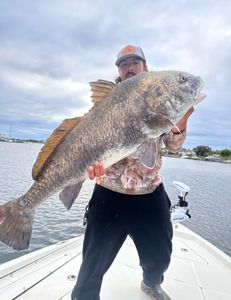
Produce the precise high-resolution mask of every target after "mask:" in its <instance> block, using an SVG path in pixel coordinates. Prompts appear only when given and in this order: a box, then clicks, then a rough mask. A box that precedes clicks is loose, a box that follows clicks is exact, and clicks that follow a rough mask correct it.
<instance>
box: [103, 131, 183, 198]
mask: <svg viewBox="0 0 231 300" xmlns="http://www.w3.org/2000/svg"><path fill="white" fill-rule="evenodd" d="M185 136H186V133H185V132H183V133H180V134H174V133H173V132H172V131H170V132H169V133H167V134H163V135H162V136H160V137H159V138H157V139H155V140H154V139H150V140H148V141H147V142H146V143H147V145H146V146H148V143H152V145H150V146H152V147H153V143H154V146H155V147H153V149H155V150H154V151H153V152H154V153H153V155H154V164H153V166H152V167H151V168H149V167H147V166H145V165H144V164H143V163H142V162H141V161H140V159H139V158H138V157H137V156H136V153H133V154H131V155H129V156H128V157H126V158H124V159H122V160H120V161H118V162H117V163H115V164H114V165H112V166H111V167H109V168H107V169H106V170H105V175H104V176H102V177H100V179H98V180H97V182H98V183H100V184H101V185H102V186H104V187H105V188H108V189H110V190H113V191H116V192H119V193H123V194H132V195H139V194H148V193H151V192H153V191H154V190H155V189H156V188H157V187H158V186H159V184H160V183H161V177H160V175H159V170H160V168H161V165H162V156H161V148H162V146H163V144H164V145H165V146H166V148H167V149H168V150H170V151H172V152H177V151H178V150H179V149H180V148H181V146H182V144H183V142H184V140H185Z"/></svg>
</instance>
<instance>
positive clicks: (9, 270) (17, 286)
mask: <svg viewBox="0 0 231 300" xmlns="http://www.w3.org/2000/svg"><path fill="white" fill-rule="evenodd" d="M81 248H82V237H78V238H74V239H72V240H69V241H66V242H63V243H59V244H56V245H52V246H49V247H46V248H43V249H41V250H38V251H35V252H32V253H30V254H27V255H25V256H22V257H19V258H16V259H15V260H12V261H10V262H7V263H5V264H2V265H0V299H1V300H10V299H20V300H37V299H38V300H40V299H47V300H58V299H59V300H61V299H62V300H70V293H71V290H72V288H73V286H74V284H75V281H76V277H75V276H76V275H77V273H78V269H79V266H80V263H81ZM141 279H142V270H141V268H140V267H139V260H138V256H137V253H136V249H135V247H134V245H133V243H132V241H131V240H130V239H127V240H126V242H125V243H124V245H123V247H122V248H121V250H120V252H119V254H118V255H117V258H116V260H115V261H114V263H113V265H112V266H111V268H110V269H109V271H108V272H107V274H106V275H105V277H104V281H103V285H102V290H101V300H130V299H131V300H145V299H147V300H148V299H149V298H148V297H147V296H146V295H144V294H143V292H142V291H141V290H140V282H141ZM162 287H163V288H164V289H165V290H166V292H167V293H168V294H169V295H170V296H171V298H172V299H173V300H186V299H187V300H217V299H219V300H230V299H231V258H230V257H229V256H227V255H225V254H224V253H223V252H221V251H220V250H218V249H217V248H216V247H214V246H212V245H211V244H210V243H208V242H207V241H205V240H204V239H202V238H201V237H200V236H198V235H196V234H195V233H193V232H192V231H190V230H188V229H187V228H185V227H184V226H182V225H179V226H178V228H177V229H175V233H174V239H173V256H172V261H171V264H170V267H169V269H168V271H167V272H166V274H165V281H164V283H163V285H162Z"/></svg>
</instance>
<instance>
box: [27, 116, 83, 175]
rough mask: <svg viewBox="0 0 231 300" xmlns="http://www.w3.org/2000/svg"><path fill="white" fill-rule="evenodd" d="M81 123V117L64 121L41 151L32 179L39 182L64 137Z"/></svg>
mask: <svg viewBox="0 0 231 300" xmlns="http://www.w3.org/2000/svg"><path fill="white" fill-rule="evenodd" d="M80 121H81V117H76V118H71V119H66V120H64V121H63V122H62V123H61V125H59V127H58V128H56V129H55V130H54V131H53V132H52V134H51V135H50V136H49V138H48V139H47V141H46V143H45V145H44V146H43V147H42V149H41V150H40V152H39V154H38V157H37V159H36V162H35V164H34V166H33V169H32V177H33V179H34V180H38V178H39V176H40V174H41V172H42V170H43V167H44V166H45V163H46V162H47V160H48V159H49V157H51V155H52V154H53V152H54V151H55V149H56V148H57V146H58V145H59V144H60V143H61V141H62V140H63V139H64V137H65V136H66V135H67V134H68V133H69V132H70V131H71V130H72V129H73V128H74V127H75V126H76V125H77V124H78V123H79V122H80Z"/></svg>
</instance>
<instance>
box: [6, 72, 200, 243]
mask: <svg viewBox="0 0 231 300" xmlns="http://www.w3.org/2000/svg"><path fill="white" fill-rule="evenodd" d="M202 87H203V81H202V79H201V78H200V77H197V76H194V75H191V74H188V73H185V72H179V71H162V72H145V73H141V74H138V75H136V76H134V77H132V78H131V79H128V80H126V81H124V82H122V83H120V84H119V85H117V86H115V87H114V88H112V90H111V92H110V93H109V94H108V95H107V96H106V97H105V98H104V99H103V100H101V101H99V102H97V104H95V105H94V106H93V107H92V108H91V110H90V111H89V112H88V113H87V114H85V115H84V116H83V117H82V118H81V121H80V122H79V123H78V124H77V125H76V126H75V127H74V128H73V129H72V130H71V131H70V132H69V133H68V134H67V135H66V136H65V137H64V139H63V140H62V141H61V143H60V144H59V145H58V147H57V148H56V149H55V151H54V153H52V155H51V156H50V157H49V159H48V161H47V162H46V164H45V165H44V167H43V169H42V172H41V174H40V175H39V177H38V179H36V180H35V182H34V184H33V185H32V187H31V188H30V189H29V191H27V192H26V194H25V195H23V196H21V197H20V198H18V199H14V200H12V201H10V202H8V203H6V204H4V205H1V206H0V240H1V241H2V242H4V243H6V244H8V245H9V246H11V247H13V248H14V249H24V248H27V247H28V245H29V241H30V236H31V230H32V223H33V217H34V213H35V210H36V208H37V207H38V206H39V205H40V204H41V203H42V202H43V201H45V200H46V199H47V198H49V197H50V196H51V195H52V194H54V193H56V192H58V191H62V193H61V194H60V199H61V200H62V201H63V202H64V204H65V201H66V200H65V198H67V199H68V198H70V199H69V200H71V201H69V202H68V205H67V207H68V208H69V207H70V206H71V205H72V203H73V201H74V200H75V198H76V197H77V195H78V192H79V190H80V188H81V185H82V182H83V181H84V180H85V179H86V178H87V168H88V166H89V165H91V164H93V163H94V162H95V161H96V160H98V161H102V162H103V164H104V166H105V167H108V166H110V165H112V164H114V163H116V162H117V161H119V160H120V159H122V158H124V157H126V156H128V155H129V154H131V153H133V152H134V151H135V150H136V149H137V147H138V146H140V145H141V144H142V143H143V142H145V141H146V140H147V139H148V138H150V137H152V138H153V137H154V138H158V137H159V136H160V135H161V134H163V133H165V132H168V131H169V130H170V129H171V128H172V126H173V125H174V124H175V123H176V122H177V120H179V119H180V118H181V117H182V116H183V115H184V113H185V112H186V111H187V110H188V109H189V108H190V107H191V106H193V105H195V104H197V103H198V102H200V101H201V100H202V99H203V97H202V96H201V93H200V91H201V89H202ZM140 159H141V161H142V157H141V158H140ZM70 191H71V192H72V193H70Z"/></svg>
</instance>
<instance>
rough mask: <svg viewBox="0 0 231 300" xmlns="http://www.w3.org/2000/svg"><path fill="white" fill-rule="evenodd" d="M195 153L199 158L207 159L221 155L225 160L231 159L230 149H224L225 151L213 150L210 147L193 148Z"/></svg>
mask: <svg viewBox="0 0 231 300" xmlns="http://www.w3.org/2000/svg"><path fill="white" fill-rule="evenodd" d="M193 151H194V152H195V153H196V155H197V156H198V157H207V156H209V155H214V154H217V155H220V156H222V157H224V158H231V150H230V149H223V150H215V151H214V150H212V149H211V148H210V147H208V146H197V147H195V148H193Z"/></svg>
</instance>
